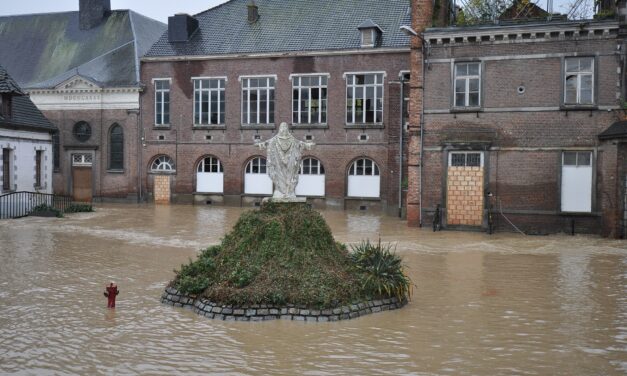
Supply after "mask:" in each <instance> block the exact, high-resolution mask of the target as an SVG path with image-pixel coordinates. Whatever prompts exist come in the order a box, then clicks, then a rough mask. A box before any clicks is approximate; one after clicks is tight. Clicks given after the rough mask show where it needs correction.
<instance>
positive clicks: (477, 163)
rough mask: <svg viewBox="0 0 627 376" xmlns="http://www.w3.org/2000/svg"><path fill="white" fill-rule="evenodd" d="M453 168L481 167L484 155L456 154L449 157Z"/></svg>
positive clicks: (472, 153)
mask: <svg viewBox="0 0 627 376" xmlns="http://www.w3.org/2000/svg"><path fill="white" fill-rule="evenodd" d="M449 166H451V167H481V166H483V154H482V153H478V152H454V153H451V154H450V155H449Z"/></svg>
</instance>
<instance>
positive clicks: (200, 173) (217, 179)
mask: <svg viewBox="0 0 627 376" xmlns="http://www.w3.org/2000/svg"><path fill="white" fill-rule="evenodd" d="M196 192H211V193H222V192H224V168H223V167H222V163H221V162H220V160H219V159H218V158H216V157H213V156H209V157H205V158H203V159H202V160H201V161H200V163H198V167H197V169H196Z"/></svg>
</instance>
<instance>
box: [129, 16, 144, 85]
mask: <svg viewBox="0 0 627 376" xmlns="http://www.w3.org/2000/svg"><path fill="white" fill-rule="evenodd" d="M134 13H135V12H133V11H131V10H129V12H128V20H129V23H130V24H131V33H133V51H134V52H135V58H134V59H133V60H135V80H136V81H137V82H139V81H140V80H141V79H140V77H139V51H138V50H137V33H136V32H135V22H133V14H134Z"/></svg>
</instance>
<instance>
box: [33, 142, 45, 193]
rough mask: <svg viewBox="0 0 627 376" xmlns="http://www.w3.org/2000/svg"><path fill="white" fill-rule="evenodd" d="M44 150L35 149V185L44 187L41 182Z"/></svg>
mask: <svg viewBox="0 0 627 376" xmlns="http://www.w3.org/2000/svg"><path fill="white" fill-rule="evenodd" d="M43 154H44V152H43V151H41V150H36V151H35V187H42V184H41V167H42V158H43Z"/></svg>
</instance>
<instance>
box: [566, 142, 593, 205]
mask: <svg viewBox="0 0 627 376" xmlns="http://www.w3.org/2000/svg"><path fill="white" fill-rule="evenodd" d="M592 158H593V157H592V152H591V151H565V152H563V153H562V189H561V193H562V195H561V196H562V197H561V198H562V200H561V201H562V203H561V208H562V211H563V212H578V213H590V212H591V211H592Z"/></svg>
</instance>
